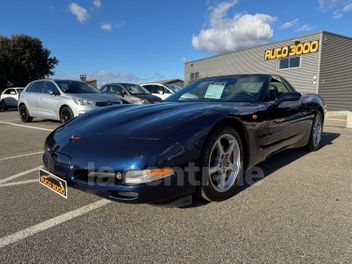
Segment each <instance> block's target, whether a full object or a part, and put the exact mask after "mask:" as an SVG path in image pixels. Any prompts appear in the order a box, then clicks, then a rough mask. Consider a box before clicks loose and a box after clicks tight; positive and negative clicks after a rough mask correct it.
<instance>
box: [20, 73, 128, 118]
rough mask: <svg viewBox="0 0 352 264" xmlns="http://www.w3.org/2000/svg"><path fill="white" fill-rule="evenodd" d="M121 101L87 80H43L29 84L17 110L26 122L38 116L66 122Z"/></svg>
mask: <svg viewBox="0 0 352 264" xmlns="http://www.w3.org/2000/svg"><path fill="white" fill-rule="evenodd" d="M122 103H123V102H122V100H121V99H120V98H117V97H114V96H109V95H106V94H102V93H101V92H100V91H99V90H98V89H96V88H94V87H93V86H90V85H88V84H86V83H85V82H81V81H73V80H49V79H44V80H38V81H34V82H31V83H30V84H28V85H27V87H26V88H25V90H24V91H23V92H22V94H21V96H20V99H19V102H18V111H19V114H20V117H21V120H22V121H23V122H31V121H32V119H33V118H34V117H39V118H45V119H51V120H60V121H61V122H63V123H65V122H67V121H69V120H71V119H73V118H74V117H77V116H79V115H81V114H84V113H86V112H88V111H90V110H93V109H97V108H99V107H104V106H110V105H112V104H122Z"/></svg>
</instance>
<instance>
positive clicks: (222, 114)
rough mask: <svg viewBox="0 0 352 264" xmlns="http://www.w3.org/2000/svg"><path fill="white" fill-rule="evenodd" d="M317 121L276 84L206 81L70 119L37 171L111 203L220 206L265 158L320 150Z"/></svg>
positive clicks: (319, 113)
mask: <svg viewBox="0 0 352 264" xmlns="http://www.w3.org/2000/svg"><path fill="white" fill-rule="evenodd" d="M324 114H325V105H324V103H323V101H322V99H321V98H320V96H318V95H316V94H307V95H301V94H300V93H298V92H297V91H295V89H294V88H293V87H292V86H291V85H290V84H289V83H288V82H287V81H286V80H285V79H284V78H282V77H280V76H271V75H264V74H258V75H237V76H223V77H212V78H206V79H202V80H198V81H195V82H194V83H192V84H190V85H188V86H187V87H185V88H184V89H182V90H181V91H179V92H177V93H176V94H174V95H172V96H171V97H169V98H168V99H167V100H166V101H165V102H163V103H159V104H150V105H116V106H111V107H107V108H102V109H99V110H94V111H92V112H89V113H86V114H84V115H82V116H79V117H78V118H75V119H73V120H72V121H70V122H68V123H67V124H65V125H63V126H61V127H59V128H58V129H56V130H55V131H54V132H52V133H51V134H50V135H49V136H48V138H47V139H46V142H45V153H44V156H43V161H44V167H45V169H46V170H47V171H49V172H50V173H52V174H54V175H56V176H58V177H60V178H61V179H65V180H66V181H67V182H68V183H69V184H71V185H72V186H73V187H76V188H80V189H86V190H90V191H92V192H95V193H97V194H99V195H103V196H105V197H108V198H110V199H113V200H116V201H123V202H132V203H136V202H147V203H164V202H172V201H178V200H179V199H181V198H184V197H190V196H191V195H199V196H200V197H202V198H204V199H206V200H208V201H223V200H225V199H227V198H229V197H231V196H233V195H234V194H235V191H236V186H238V184H239V183H240V182H242V183H243V175H244V172H245V171H246V170H247V169H249V168H252V167H253V166H254V165H256V164H257V163H259V162H261V161H263V160H265V159H266V158H267V157H268V156H270V155H272V154H274V153H277V152H279V151H282V150H285V149H289V148H300V147H306V148H307V149H308V150H310V151H314V150H317V149H318V148H319V145H320V142H321V137H322V130H323V122H324Z"/></svg>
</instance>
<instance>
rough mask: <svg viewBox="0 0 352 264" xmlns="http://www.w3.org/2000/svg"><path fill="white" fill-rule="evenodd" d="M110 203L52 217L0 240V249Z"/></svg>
mask: <svg viewBox="0 0 352 264" xmlns="http://www.w3.org/2000/svg"><path fill="white" fill-rule="evenodd" d="M109 203H111V201H109V200H106V199H102V200H99V201H97V202H94V203H91V204H88V205H86V206H83V207H81V208H78V209H76V210H73V211H70V212H68V213H65V214H62V215H60V216H57V217H54V218H52V219H49V220H47V221H44V222H42V223H40V224H37V225H34V226H32V227H29V228H26V229H23V230H21V231H18V232H16V233H14V234H11V235H8V236H6V237H3V238H0V248H3V247H5V246H7V245H10V244H13V243H16V242H18V241H20V240H22V239H25V238H27V237H29V236H33V235H35V234H36V233H39V232H41V231H44V230H47V229H49V228H51V227H54V226H57V225H60V224H62V223H65V222H67V221H69V220H71V219H73V218H76V217H78V216H82V215H84V214H86V213H89V212H91V211H93V210H95V209H98V208H101V207H103V206H105V205H107V204H109Z"/></svg>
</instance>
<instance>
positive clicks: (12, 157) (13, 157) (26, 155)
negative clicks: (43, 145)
mask: <svg viewBox="0 0 352 264" xmlns="http://www.w3.org/2000/svg"><path fill="white" fill-rule="evenodd" d="M39 154H43V151H38V152H33V153H26V154H21V155H16V156H10V157H6V158H2V159H0V161H4V160H10V159H17V158H23V157H29V156H34V155H39Z"/></svg>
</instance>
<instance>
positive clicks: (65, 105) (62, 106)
mask: <svg viewBox="0 0 352 264" xmlns="http://www.w3.org/2000/svg"><path fill="white" fill-rule="evenodd" d="M64 107H68V108H70V109H71V107H70V106H69V105H68V104H63V105H61V106H60V108H59V117H61V110H62V109H63V108H64ZM71 111H72V109H71Z"/></svg>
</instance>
